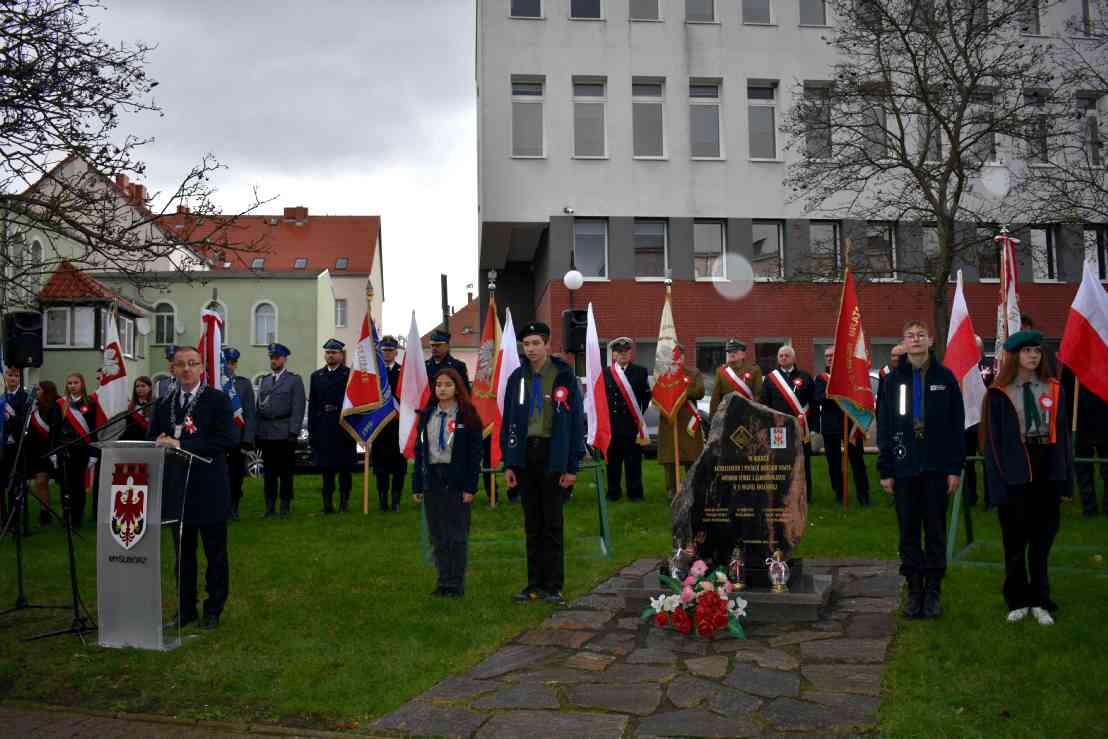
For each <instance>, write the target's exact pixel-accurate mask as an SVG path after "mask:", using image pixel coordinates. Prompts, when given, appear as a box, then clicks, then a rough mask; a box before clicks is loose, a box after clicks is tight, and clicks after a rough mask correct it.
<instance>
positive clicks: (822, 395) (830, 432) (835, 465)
mask: <svg viewBox="0 0 1108 739" xmlns="http://www.w3.org/2000/svg"><path fill="white" fill-rule="evenodd" d="M834 359H835V345H834V344H832V345H831V346H829V347H827V348H826V349H824V350H823V360H824V362H825V364H824V371H823V372H820V373H819V375H817V376H816V379H815V380H814V381H813V390H812V403H813V405H814V406H815V407H814V413H812V431H814V432H817V433H819V434H820V435H821V436H823V453H824V455H825V456H826V457H827V474H828V475H830V477H831V489H832V490H834V491H835V500H836V501H841V500H842V499H843V455H842V449H843V448H842V444H843V409H842V408H840V407H839V404H838V402H837V401H836V400H835V399H834V398H830V397H828V396H827V386H828V385H829V384H830V382H831V362H832V361H834ZM849 444H850V446H849V447H848V448H847V450H846V456H847V460H848V461H849V462H850V472H851V475H852V476H853V478H854V492H855V494H856V495H857V496H858V503H859V504H860V505H862V506H863V507H864V506H868V505H869V474H868V473H867V471H866V456H865V438H864V437H863V436H862V434H861V431H860V430H859V429H858V427H857V426H854V424H853V423H851V424H850V439H849Z"/></svg>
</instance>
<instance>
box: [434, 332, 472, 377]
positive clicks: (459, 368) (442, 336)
mask: <svg viewBox="0 0 1108 739" xmlns="http://www.w3.org/2000/svg"><path fill="white" fill-rule="evenodd" d="M431 343H432V344H439V343H442V344H450V332H449V331H444V330H443V329H441V328H437V329H435V330H434V331H432V332H431ZM425 364H426V365H427V382H428V383H429V385H430V387H432V388H434V387H435V375H437V374H438V373H439V370H442V369H446V368H447V367H449V368H451V369H453V370H455V371H456V372H457V373H458V374H459V375H461V376H462V382H464V383H465V384H466V390H467V391H468V390H470V389H471V388H470V385H469V370H468V369H466V363H465V362H462V361H460V360H458V359H455V358H454V357H453V356H451V354H450V349H449V347H448V348H447V354H446V356H445V357H443V359H442V361H441V362H436V361H435V358H434V356H433V355H432V356H431V357H429V358H428V359H427V360H426V362H425Z"/></svg>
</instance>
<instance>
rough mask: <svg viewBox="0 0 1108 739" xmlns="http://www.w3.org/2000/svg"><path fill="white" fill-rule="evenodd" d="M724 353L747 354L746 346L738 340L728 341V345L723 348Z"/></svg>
mask: <svg viewBox="0 0 1108 739" xmlns="http://www.w3.org/2000/svg"><path fill="white" fill-rule="evenodd" d="M723 349H724V351H728V352H745V351H746V344H744V343H743V342H741V341H739V340H738V339H728V340H727V344H726V345H725V346H724V347H723Z"/></svg>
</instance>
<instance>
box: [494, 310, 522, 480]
mask: <svg viewBox="0 0 1108 739" xmlns="http://www.w3.org/2000/svg"><path fill="white" fill-rule="evenodd" d="M518 367H519V350H518V349H517V348H516V327H515V324H514V323H512V310H511V309H510V308H505V309H504V330H503V331H501V332H500V351H499V352H498V353H497V355H496V372H495V373H494V374H493V378H494V379H495V381H496V385H495V387H496V422H495V423H494V424H493V427H492V453H491V455H490V459H489V464H490V466H492V468H493V469H496V468H497V467H499V466H500V461H501V460H502V459H503V458H504V452H503V450H502V449H501V448H500V429H501V427H502V426H503V424H504V396H505V395H506V394H507V392H508V378H509V377H511V376H512V373H513V372H515V371H516V369H517V368H518Z"/></svg>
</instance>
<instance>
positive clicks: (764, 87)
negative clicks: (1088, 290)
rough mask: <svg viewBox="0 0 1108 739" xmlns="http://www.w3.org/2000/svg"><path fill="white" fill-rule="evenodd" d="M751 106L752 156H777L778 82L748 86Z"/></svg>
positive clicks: (774, 157) (747, 93) (756, 157)
mask: <svg viewBox="0 0 1108 739" xmlns="http://www.w3.org/2000/svg"><path fill="white" fill-rule="evenodd" d="M746 97H747V104H748V106H749V108H750V158H751V159H776V158H777V129H776V122H775V113H776V106H777V83H770V84H751V85H748V86H747V88H746Z"/></svg>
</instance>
